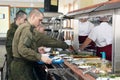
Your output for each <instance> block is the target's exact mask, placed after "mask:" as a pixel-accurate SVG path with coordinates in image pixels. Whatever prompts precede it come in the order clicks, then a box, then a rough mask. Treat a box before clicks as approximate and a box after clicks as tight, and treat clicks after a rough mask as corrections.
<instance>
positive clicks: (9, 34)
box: [6, 29, 15, 47]
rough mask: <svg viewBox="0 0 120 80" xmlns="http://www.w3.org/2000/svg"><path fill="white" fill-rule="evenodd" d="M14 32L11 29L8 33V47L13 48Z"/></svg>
mask: <svg viewBox="0 0 120 80" xmlns="http://www.w3.org/2000/svg"><path fill="white" fill-rule="evenodd" d="M14 33H15V31H14V30H11V29H9V30H8V32H7V40H6V47H12V40H13V37H14Z"/></svg>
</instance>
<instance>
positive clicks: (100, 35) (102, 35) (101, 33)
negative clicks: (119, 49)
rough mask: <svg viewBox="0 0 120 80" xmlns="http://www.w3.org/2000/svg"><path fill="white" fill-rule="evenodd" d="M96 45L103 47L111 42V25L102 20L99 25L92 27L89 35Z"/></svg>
mask: <svg viewBox="0 0 120 80" xmlns="http://www.w3.org/2000/svg"><path fill="white" fill-rule="evenodd" d="M88 37H89V38H90V39H92V40H93V41H94V42H95V43H96V45H97V46H98V47H104V46H107V45H109V44H112V40H113V35H112V26H111V25H109V24H108V23H107V22H102V23H101V24H100V25H99V26H96V27H95V28H93V29H92V31H91V32H90V34H89V36H88Z"/></svg>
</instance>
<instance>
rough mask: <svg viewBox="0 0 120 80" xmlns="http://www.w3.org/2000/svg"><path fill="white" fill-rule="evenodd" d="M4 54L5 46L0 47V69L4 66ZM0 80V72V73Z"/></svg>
mask: <svg viewBox="0 0 120 80" xmlns="http://www.w3.org/2000/svg"><path fill="white" fill-rule="evenodd" d="M5 54H6V49H5V45H0V67H2V66H3V64H4V61H5ZM0 80H1V72H0Z"/></svg>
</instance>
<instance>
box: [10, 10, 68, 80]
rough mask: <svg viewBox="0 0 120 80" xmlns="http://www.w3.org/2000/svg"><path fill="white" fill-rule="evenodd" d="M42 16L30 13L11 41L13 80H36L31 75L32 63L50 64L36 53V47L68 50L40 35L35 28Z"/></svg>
mask: <svg viewBox="0 0 120 80" xmlns="http://www.w3.org/2000/svg"><path fill="white" fill-rule="evenodd" d="M42 19H43V14H42V13H41V12H39V11H38V10H37V9H34V10H32V11H31V12H30V14H29V17H28V22H27V23H24V24H22V25H20V27H19V28H18V29H17V31H16V33H15V36H14V39H13V47H12V48H13V57H14V58H13V61H12V63H11V74H12V78H13V80H37V79H36V78H35V75H34V73H33V65H32V63H34V62H37V61H43V62H45V63H46V64H50V63H51V62H52V60H51V59H50V58H48V57H47V56H42V55H41V54H40V53H38V52H37V49H38V47H40V46H47V47H58V48H64V49H66V48H68V47H69V46H68V45H67V44H66V43H64V42H62V41H58V40H56V39H53V38H51V37H49V36H47V35H45V34H44V33H40V32H39V31H37V30H36V29H35V28H36V27H38V26H40V23H41V21H42Z"/></svg>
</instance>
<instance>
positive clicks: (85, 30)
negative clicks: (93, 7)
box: [78, 21, 94, 36]
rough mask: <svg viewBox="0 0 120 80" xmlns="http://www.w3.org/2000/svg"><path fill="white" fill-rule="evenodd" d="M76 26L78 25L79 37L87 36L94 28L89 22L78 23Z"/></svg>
mask: <svg viewBox="0 0 120 80" xmlns="http://www.w3.org/2000/svg"><path fill="white" fill-rule="evenodd" d="M78 25H79V27H78V30H79V31H78V34H79V36H88V34H89V33H90V31H91V30H92V29H93V28H94V24H92V23H91V22H89V21H86V22H80V21H79V23H78Z"/></svg>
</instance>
